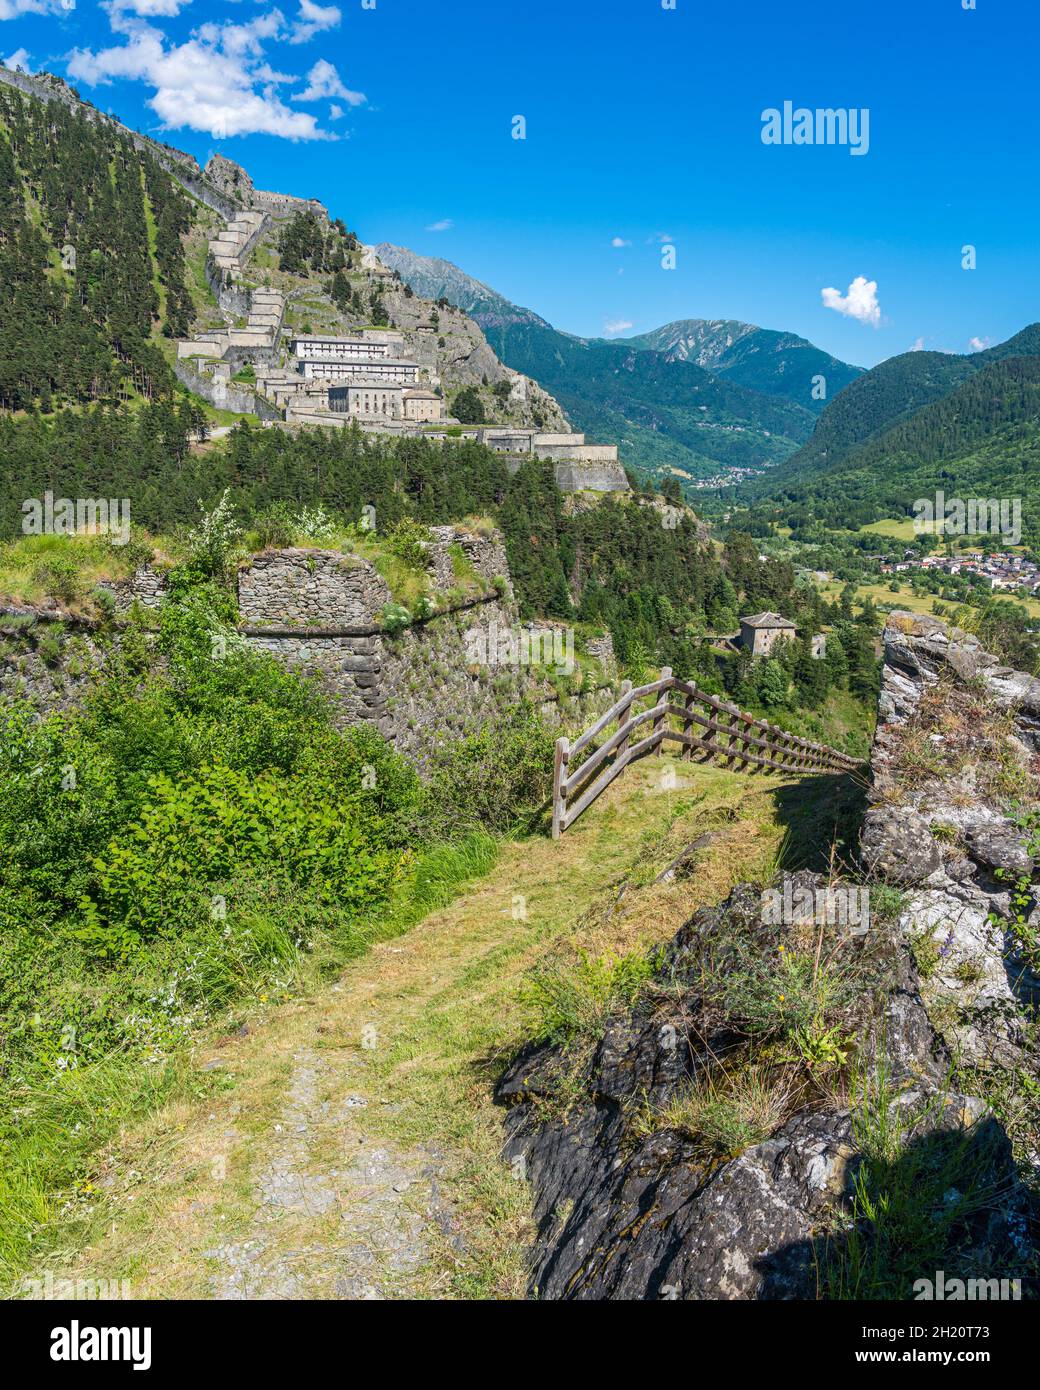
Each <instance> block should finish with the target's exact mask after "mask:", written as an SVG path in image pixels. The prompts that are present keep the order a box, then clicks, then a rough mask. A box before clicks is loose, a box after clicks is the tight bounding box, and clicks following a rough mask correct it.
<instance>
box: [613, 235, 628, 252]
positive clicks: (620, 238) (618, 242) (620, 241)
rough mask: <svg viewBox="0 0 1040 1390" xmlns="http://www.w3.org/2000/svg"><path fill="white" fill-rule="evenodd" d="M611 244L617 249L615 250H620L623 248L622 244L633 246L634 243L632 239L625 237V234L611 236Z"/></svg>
mask: <svg viewBox="0 0 1040 1390" xmlns="http://www.w3.org/2000/svg"><path fill="white" fill-rule="evenodd" d="M610 244H611V246H613V248H614V249H615V251H620V249H621V247H622V246H631V245H632V243H631V242H630V241H626V240H625V238H624V237H623V236H616V237H611V239H610Z"/></svg>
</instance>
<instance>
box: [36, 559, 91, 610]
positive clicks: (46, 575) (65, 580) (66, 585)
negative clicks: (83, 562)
mask: <svg viewBox="0 0 1040 1390" xmlns="http://www.w3.org/2000/svg"><path fill="white" fill-rule="evenodd" d="M33 579H34V580H35V581H36V583H37V584H40V585H42V587H43V590H44V592H45V593H46V594H47V595H48V597H49V598H53V599H57V600H58V602H59V603H65V604H69V603H74V602H75V601H76V599H77V598H78V597H79V595H80V589H81V582H80V567H79V563H78V562H77V560H76V559H75V557H74V556H72V555H52V556H50V557H49V558H48V559H47V560H44V561H42V562H41V563H40V564H38V565H37V566H36V568H35V569H34V570H33Z"/></svg>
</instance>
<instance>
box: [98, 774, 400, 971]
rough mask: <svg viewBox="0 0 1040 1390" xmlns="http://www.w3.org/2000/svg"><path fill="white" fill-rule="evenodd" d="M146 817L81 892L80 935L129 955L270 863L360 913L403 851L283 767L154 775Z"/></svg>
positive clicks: (377, 895) (289, 880)
mask: <svg viewBox="0 0 1040 1390" xmlns="http://www.w3.org/2000/svg"><path fill="white" fill-rule="evenodd" d="M151 792H152V796H151V800H150V803H149V805H147V806H146V807H145V810H144V812H143V814H142V816H141V817H140V819H139V820H138V821H137V822H136V823H134V824H132V825H130V826H128V827H127V829H126V830H125V831H124V832H123V833H122V834H121V835H119V836H117V837H116V838H115V839H113V840H112V841H111V842H110V843H109V844H108V846H107V848H106V849H105V850H104V852H103V853H102V854H101V855H100V856H99V858H98V859H97V860H96V861H95V865H94V868H95V871H96V874H97V888H96V890H95V892H94V894H93V895H92V896H90V897H85V898H84V899H83V901H82V904H81V906H82V908H83V925H82V927H81V928H80V931H79V935H80V936H81V938H82V939H83V940H85V941H88V942H91V943H93V944H94V945H96V946H97V948H98V949H99V950H100V951H101V953H102V954H112V955H121V956H125V955H127V954H129V952H130V951H131V950H133V949H135V948H136V947H137V946H138V945H139V944H140V942H141V941H142V940H143V939H144V938H146V937H151V936H154V935H157V934H160V933H163V932H167V933H168V932H172V931H177V930H179V929H180V928H181V925H182V921H181V913H182V910H183V909H184V907H185V906H187V907H188V908H189V912H190V910H191V909H192V908H193V907H194V908H197V905H198V903H199V902H200V901H201V900H202V899H203V898H204V897H205V896H207V895H208V894H209V892H210V890H211V889H212V887H213V885H215V884H220V883H226V882H234V881H236V879H237V878H238V877H240V876H242V875H249V874H251V873H252V874H258V873H260V872H264V873H266V874H268V875H270V877H271V878H272V880H274V881H276V882H282V883H285V884H291V885H293V886H295V887H298V888H307V889H311V890H313V891H314V892H315V893H316V895H317V897H318V898H319V899H320V900H321V901H324V902H331V901H335V902H336V903H337V904H338V905H339V906H340V907H342V908H343V909H345V910H346V911H347V912H348V914H351V915H356V914H357V913H359V912H361V911H363V910H364V909H366V908H371V907H372V906H373V905H374V904H375V903H376V902H378V901H381V900H383V899H385V897H386V895H387V893H388V892H389V888H390V886H391V884H392V882H393V877H394V873H395V871H396V867H397V863H398V856H397V855H395V854H393V853H387V852H385V851H378V850H375V851H373V849H372V848H371V846H370V845H369V843H368V842H367V841H366V837H365V835H364V834H363V832H362V830H361V828H360V827H359V826H358V825H357V824H356V823H355V822H354V821H353V820H352V819H351V818H350V817H349V816H346V815H344V813H343V811H342V809H341V807H340V806H338V805H337V804H335V802H332V801H328V800H325V799H323V798H322V797H320V796H314V795H313V793H311V794H308V793H309V792H310V789H309V788H307V787H306V786H301V785H300V784H299V782H296V783H293V782H291V781H289V780H288V779H286V778H284V777H280V776H279V775H278V774H277V773H274V772H268V773H264V774H262V775H261V776H260V777H257V778H251V777H248V776H246V775H244V774H243V773H241V772H238V771H236V770H235V769H233V768H229V767H225V766H220V765H216V766H210V767H206V768H204V769H203V770H202V772H201V773H200V774H199V775H198V776H193V777H186V778H183V779H180V780H179V781H174V780H172V779H171V778H169V777H166V776H163V775H160V776H159V777H156V778H154V779H153V780H152V783H151Z"/></svg>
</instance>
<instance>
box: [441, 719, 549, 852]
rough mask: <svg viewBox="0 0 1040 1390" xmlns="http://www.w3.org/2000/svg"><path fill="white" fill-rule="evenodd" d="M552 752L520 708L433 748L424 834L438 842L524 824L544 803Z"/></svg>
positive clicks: (542, 730)
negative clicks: (472, 830)
mask: <svg viewBox="0 0 1040 1390" xmlns="http://www.w3.org/2000/svg"><path fill="white" fill-rule="evenodd" d="M554 749H555V738H554V736H553V734H552V732H551V731H550V730H549V729H548V728H547V726H546V725H545V724H544V723H543V722H542V720H541V719H540V718H539V717H538V715H537V714H536V713H535V711H534V710H533V709H532V708H531V706H530V705H527V704H520V705H516V706H514V707H513V708H512V709H510V710H507V711H505V712H504V713H503V714H502V716H501V717H500V718H499V719H497V720H496V721H495V722H494V724H484V725H482V727H481V728H480V729H479V730H478V731H477V732H476V733H474V734H471V735H469V736H468V737H467V738H465V739H462V740H461V741H460V742H458V743H456V744H453V745H450V746H448V747H446V748H444V749H441V750H439V751H438V752H437V753H436V754H435V755H434V757H433V759H432V761H431V765H430V781H429V784H428V786H427V790H426V795H425V798H424V803H423V808H422V813H423V819H424V826H425V828H426V829H427V831H428V833H430V834H431V835H432V836H433V837H435V838H441V837H446V836H449V835H451V834H452V833H453V832H454V831H455V830H456V829H457V828H461V827H466V826H470V825H480V826H483V827H484V828H485V829H487V830H489V831H491V832H492V833H498V834H504V833H506V832H508V831H511V830H513V829H515V828H517V827H518V826H519V825H521V824H523V823H525V822H528V821H530V820H531V818H532V817H533V816H534V815H536V814H537V812H538V811H539V810H540V809H541V808H542V807H543V806H544V805H545V804H546V802H547V801H548V798H549V795H550V791H551V788H552V768H553V754H554Z"/></svg>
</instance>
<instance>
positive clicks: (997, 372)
mask: <svg viewBox="0 0 1040 1390" xmlns="http://www.w3.org/2000/svg"><path fill="white" fill-rule="evenodd" d="M785 471H788V470H785ZM936 489H942V490H943V491H945V493H946V494H947V496H950V497H953V496H960V497H1020V498H1022V499H1024V500H1027V499H1028V500H1032V501H1034V502H1036V501H1040V357H1010V358H1006V359H1003V360H997V361H992V362H990V363H989V364H988V365H987V366H985V367H983V368H982V370H981V371H978V372H975V373H974V374H973V375H971V376H969V377H968V378H967V379H966V380H964V381H962V382H961V383H960V385H958V386H957V387H956V388H955V389H954V390H953V391H951V392H950V393H949V394H948V395H945V396H943V397H942V398H940V399H939V400H936V401H933V402H932V403H931V404H930V405H926V406H924V407H923V408H922V409H920V410H918V411H916V412H915V413H914V414H913V415H911V416H909V418H906V419H903V420H901V421H900V422H899V423H898V424H895V425H893V426H891V427H890V428H888V429H886V430H883V431H881V432H880V433H878V434H876V435H873V436H872V437H870V438H868V440H867V441H866V442H865V443H862V444H859V445H856V446H854V447H852V448H849V449H847V450H846V451H844V452H843V453H842V454H841V455H840V456H839V458H838V460H837V462H836V463H834V464H832V465H831V466H830V467H828V468H827V469H826V470H825V471H823V472H817V473H812V472H807V473H805V474H803V475H798V474H794V475H793V476H789V477H788V478H787V480H786V481H785V482H784V483H783V484H782V485H781V484H780V481H779V479H777V480H774V489H773V496H774V497H775V499H776V500H777V501H778V502H781V503H789V502H794V503H797V504H800V507H799V509H801V508H804V509H805V510H806V511H807V512H811V513H812V514H813V515H814V516H816V517H818V518H820V519H823V520H826V521H830V522H831V523H833V524H847V525H859V524H863V523H865V522H870V521H873V520H876V519H877V518H879V517H882V516H898V515H901V514H903V513H904V512H907V511H908V510H909V509H910V508H911V506H912V504H913V502H914V501H915V499H917V498H920V497H931V496H933V495H934V493H935V491H936ZM1023 511H1024V518H1025V529H1026V532H1027V533H1032V535H1033V536H1034V538H1035V537H1036V535H1037V528H1036V526H1035V523H1034V524H1032V525H1030V516H1031V515H1034V516H1035V514H1036V508H1035V507H1030V506H1028V505H1027V506H1025V507H1024V509H1023Z"/></svg>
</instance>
